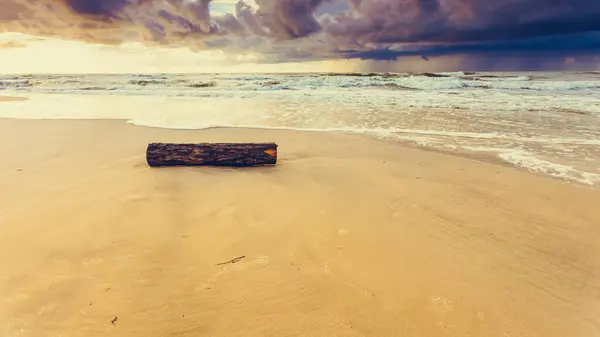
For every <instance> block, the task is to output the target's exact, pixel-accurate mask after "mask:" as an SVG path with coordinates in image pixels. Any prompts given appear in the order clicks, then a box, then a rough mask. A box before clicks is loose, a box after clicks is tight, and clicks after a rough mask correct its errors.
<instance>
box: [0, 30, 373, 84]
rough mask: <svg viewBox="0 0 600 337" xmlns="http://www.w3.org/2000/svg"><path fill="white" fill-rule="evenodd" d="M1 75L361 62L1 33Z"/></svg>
mask: <svg viewBox="0 0 600 337" xmlns="http://www.w3.org/2000/svg"><path fill="white" fill-rule="evenodd" d="M2 44H3V45H7V46H8V45H11V46H12V45H19V46H20V48H0V73H4V74H22V73H208V72H210V73H214V72H219V73H248V72H270V73H274V72H330V71H332V72H353V71H359V70H360V67H361V64H363V63H364V62H362V61H358V60H327V61H313V62H293V63H277V64H264V63H260V62H258V60H259V58H260V56H259V55H253V54H236V55H231V54H226V53H223V52H221V51H217V50H211V51H199V52H198V51H192V50H190V49H187V48H158V47H148V46H144V45H142V44H139V43H133V44H124V45H121V46H105V45H97V44H89V43H85V42H80V41H64V40H59V39H42V38H37V37H34V36H30V35H24V34H16V33H4V34H0V45H2Z"/></svg>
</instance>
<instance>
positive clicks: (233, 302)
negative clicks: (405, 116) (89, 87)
mask: <svg viewBox="0 0 600 337" xmlns="http://www.w3.org/2000/svg"><path fill="white" fill-rule="evenodd" d="M152 141H172V142H202V141H276V142H277V143H278V144H279V145H280V148H279V156H280V162H279V163H278V165H277V166H276V167H267V168H253V169H226V168H220V169H217V168H164V169H151V168H149V167H148V166H147V165H146V163H145V157H144V151H145V148H146V145H147V143H148V142H152ZM0 156H1V158H2V160H1V161H0V189H1V190H2V193H0V205H1V207H0V233H1V234H0V256H2V258H1V259H0V297H1V298H2V301H1V302H0V335H1V336H32V337H33V336H35V337H38V336H105V335H110V336H227V337H231V336H418V337H426V336H477V337H487V336H527V337H534V336H540V337H565V336H569V337H570V336H577V337H596V336H599V335H600V282H598V280H599V279H600V240H598V237H600V236H599V235H600V208H599V207H598V205H600V192H599V190H598V189H593V188H589V187H585V186H580V185H576V184H569V183H565V182H563V181H560V180H556V179H551V178H546V177H542V176H537V175H533V174H529V173H526V172H521V171H518V170H516V169H514V168H511V167H506V166H499V165H494V164H490V163H484V162H480V161H476V160H473V159H467V158H461V157H455V156H449V155H445V154H439V153H434V152H427V151H422V150H417V149H412V148H407V147H403V146H401V145H398V144H395V143H392V142H386V141H378V140H373V139H369V138H366V137H362V136H358V135H342V134H333V133H306V132H293V131H274V130H270V131H265V130H242V129H235V130H234V129H213V130H205V131H173V130H164V129H151V128H143V127H136V126H132V125H128V124H126V123H125V122H123V121H100V120H99V121H69V120H61V121H39V120H30V121H25V120H0ZM242 256H244V258H242V259H240V260H239V262H237V263H233V264H232V263H227V264H221V265H219V263H222V262H226V261H229V260H232V259H234V258H237V257H242Z"/></svg>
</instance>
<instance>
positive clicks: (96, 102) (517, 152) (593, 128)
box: [0, 72, 600, 186]
mask: <svg viewBox="0 0 600 337" xmlns="http://www.w3.org/2000/svg"><path fill="white" fill-rule="evenodd" d="M3 94H5V95H19V96H26V97H29V98H30V99H29V100H28V101H21V102H11V103H10V104H2V105H0V117H3V118H33V119H56V118H59V119H60V118H65V119H104V118H106V119H109V118H110V119H125V120H128V121H129V122H130V123H132V124H136V125H143V126H150V127H160V128H174V129H204V128H211V127H252V128H265V129H268V128H277V129H294V130H309V131H315V132H352V133H361V134H365V135H369V136H372V137H377V138H385V139H391V140H396V141H400V142H409V143H411V144H414V145H417V146H422V147H428V148H433V149H436V150H441V151H446V152H452V153H460V154H477V155H478V156H483V157H485V156H489V157H490V158H496V159H498V160H501V161H503V162H505V163H507V164H510V165H514V166H516V167H519V168H521V169H525V170H529V171H531V172H534V173H540V174H545V175H550V176H553V177H556V178H560V179H563V180H565V181H567V182H578V183H582V184H587V185H596V186H600V72H580V73H539V72H538V73H463V72H457V73H435V74H434V73H424V74H389V73H386V74H381V73H378V74H253V75H248V74H239V75H236V74H115V75H83V74H82V75H35V74H33V75H0V95H3ZM106 96H110V97H111V99H110V100H107V99H106Z"/></svg>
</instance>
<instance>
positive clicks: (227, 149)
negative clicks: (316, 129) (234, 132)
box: [146, 143, 277, 167]
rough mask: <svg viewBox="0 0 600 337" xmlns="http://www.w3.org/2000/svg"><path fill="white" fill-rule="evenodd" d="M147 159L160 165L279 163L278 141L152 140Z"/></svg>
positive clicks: (152, 164)
mask: <svg viewBox="0 0 600 337" xmlns="http://www.w3.org/2000/svg"><path fill="white" fill-rule="evenodd" d="M146 160H147V162H148V165H150V166H152V167H158V166H235V167H241V166H257V165H274V164H276V163H277V144H275V143H202V144H169V143H151V144H148V149H147V150H146Z"/></svg>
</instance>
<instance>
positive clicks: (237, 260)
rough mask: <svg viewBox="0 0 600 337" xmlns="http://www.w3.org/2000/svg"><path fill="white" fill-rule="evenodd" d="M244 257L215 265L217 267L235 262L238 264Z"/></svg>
mask: <svg viewBox="0 0 600 337" xmlns="http://www.w3.org/2000/svg"><path fill="white" fill-rule="evenodd" d="M245 257H246V256H245V255H244V256H240V257H236V258H235V259H232V260H229V261H225V262H221V263H217V266H220V265H223V264H229V263H236V262H240V260H241V259H243V258H245Z"/></svg>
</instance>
